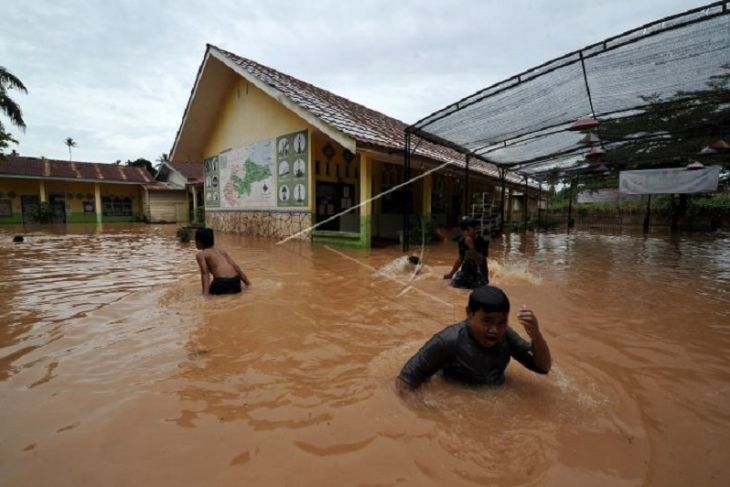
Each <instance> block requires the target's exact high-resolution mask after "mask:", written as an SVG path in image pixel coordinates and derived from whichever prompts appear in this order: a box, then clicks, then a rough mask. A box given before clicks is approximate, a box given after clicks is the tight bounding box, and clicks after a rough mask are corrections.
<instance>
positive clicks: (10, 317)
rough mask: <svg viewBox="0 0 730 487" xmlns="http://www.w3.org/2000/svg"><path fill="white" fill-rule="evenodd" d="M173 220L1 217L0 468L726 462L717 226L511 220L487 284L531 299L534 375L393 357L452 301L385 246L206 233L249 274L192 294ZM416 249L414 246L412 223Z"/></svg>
mask: <svg viewBox="0 0 730 487" xmlns="http://www.w3.org/2000/svg"><path fill="white" fill-rule="evenodd" d="M174 232H175V228H173V227H167V226H145V225H129V226H112V227H105V228H104V229H102V230H98V229H95V228H91V229H87V228H83V227H79V228H74V227H69V228H68V229H65V230H63V231H48V230H44V231H33V232H30V233H28V234H26V239H25V242H24V243H22V244H14V243H12V241H11V240H12V235H13V234H12V233H11V230H3V229H0V251H1V252H2V254H3V256H4V257H5V259H4V263H5V265H4V266H3V267H2V269H0V291H1V294H0V296H2V297H1V298H0V316H2V318H3V320H2V323H0V401H2V408H0V424H2V429H3V434H2V435H1V436H0V477H1V478H2V479H3V482H2V484H3V485H64V486H65V485H69V486H71V485H135V486H136V485H224V486H225V485H401V484H402V485H524V484H530V485H566V484H568V485H571V484H572V485H688V484H692V485H718V486H719V485H727V483H728V481H730V464H728V462H727V458H728V451H730V413H729V412H728V408H727V404H728V401H730V353H729V352H730V235H728V234H713V235H700V236H681V237H672V236H668V235H667V236H651V237H643V236H640V235H599V234H591V233H574V234H570V235H566V234H564V233H546V234H532V233H530V234H527V235H525V234H512V235H508V236H505V237H503V238H501V239H497V240H495V241H493V242H492V246H491V259H490V273H491V280H492V283H493V284H494V285H497V286H500V287H502V288H503V289H504V290H505V291H506V292H507V294H508V295H509V296H510V299H511V301H512V307H513V312H512V314H511V317H510V320H511V323H512V324H513V326H514V327H515V329H516V330H517V331H518V332H520V333H521V334H522V335H523V336H524V335H525V333H524V330H522V329H521V328H520V326H519V324H517V321H516V317H515V311H516V310H517V309H518V308H519V306H520V305H521V304H527V305H529V306H530V307H532V309H533V310H534V311H535V313H536V315H537V316H538V318H539V320H540V326H541V329H542V331H543V334H544V335H545V337H546V339H547V341H548V343H549V345H550V348H551V351H552V355H553V362H554V364H553V370H552V371H551V373H550V374H549V375H547V376H539V375H535V374H532V373H530V372H529V371H527V370H526V369H523V368H522V367H521V366H520V365H519V364H518V363H516V362H514V361H513V362H512V363H511V364H510V366H509V367H508V369H507V383H506V384H505V385H504V386H502V387H499V388H491V389H469V388H464V387H459V386H456V385H453V384H449V383H447V382H444V381H443V380H441V379H440V378H438V377H435V378H434V379H433V380H432V382H431V383H430V384H428V385H427V386H425V387H424V388H422V390H420V391H418V392H416V393H414V394H411V395H410V396H408V397H405V398H401V397H399V396H398V395H397V394H396V393H395V389H394V386H393V379H394V377H395V376H397V374H398V372H399V371H400V368H401V367H402V366H403V364H404V363H405V361H406V360H407V359H408V358H409V357H410V356H411V355H412V354H413V353H415V352H416V351H417V350H418V348H419V347H420V346H421V345H422V344H423V343H424V342H425V341H426V340H427V339H428V338H429V337H430V336H431V335H433V334H434V333H436V332H437V331H439V330H440V329H442V328H443V327H444V326H445V325H448V324H451V323H454V322H457V321H459V320H461V319H463V317H464V307H465V305H466V300H467V296H468V294H467V292H466V291H462V290H456V289H452V288H450V287H449V286H448V283H447V281H444V280H443V279H442V277H441V276H442V275H443V274H444V273H446V272H448V270H449V269H450V267H451V264H452V263H453V261H454V259H455V256H456V246H455V244H453V243H450V242H444V243H440V244H436V245H432V246H430V247H428V248H426V249H425V250H424V251H423V253H422V254H421V255H422V258H423V262H424V265H423V267H421V268H420V269H415V268H414V267H413V266H411V265H409V264H408V263H407V259H406V258H405V257H404V256H403V254H402V253H401V252H400V251H399V250H398V249H397V248H385V249H374V250H372V251H366V250H351V249H342V248H335V247H328V246H312V245H310V244H308V243H301V242H288V243H286V244H284V245H280V246H277V245H275V244H274V242H272V241H268V240H258V239H251V238H246V237H241V236H234V235H225V234H219V235H217V236H216V239H217V244H218V245H219V246H221V247H222V248H224V249H226V250H228V251H229V253H230V254H231V255H232V256H233V258H234V259H235V260H236V261H237V262H238V263H239V264H240V265H241V267H242V268H243V269H244V270H245V271H246V273H247V275H248V276H249V278H250V279H251V281H252V283H253V286H252V287H251V288H250V289H248V290H246V291H245V292H244V293H243V295H240V296H226V297H212V298H208V299H206V298H204V297H203V296H201V292H200V280H199V277H198V272H197V267H196V264H195V261H194V253H195V250H194V246H193V245H192V244H180V243H178V242H177V241H176V240H175V236H174ZM414 252H415V253H417V254H420V253H421V249H420V248H419V247H417V248H416V249H415V250H414Z"/></svg>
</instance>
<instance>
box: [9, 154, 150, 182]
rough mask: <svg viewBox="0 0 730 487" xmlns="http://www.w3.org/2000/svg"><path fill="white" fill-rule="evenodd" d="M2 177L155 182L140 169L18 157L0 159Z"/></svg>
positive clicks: (95, 163) (148, 174)
mask: <svg viewBox="0 0 730 487" xmlns="http://www.w3.org/2000/svg"><path fill="white" fill-rule="evenodd" d="M2 176H14V177H24V176H25V177H28V178H33V179H65V180H87V181H89V180H94V181H100V182H101V181H103V182H110V183H128V184H147V183H152V182H154V178H153V177H152V175H151V174H150V173H148V172H147V171H146V170H145V169H143V168H141V167H134V166H122V165H117V164H102V163H98V162H77V161H61V160H57V159H45V158H38V157H21V156H16V157H8V158H7V159H0V177H2Z"/></svg>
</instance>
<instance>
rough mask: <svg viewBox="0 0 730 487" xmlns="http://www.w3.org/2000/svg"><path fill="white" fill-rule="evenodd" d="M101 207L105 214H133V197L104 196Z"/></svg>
mask: <svg viewBox="0 0 730 487" xmlns="http://www.w3.org/2000/svg"><path fill="white" fill-rule="evenodd" d="M101 208H102V215H104V216H132V198H130V197H128V196H125V197H120V196H104V197H103V198H102V199H101Z"/></svg>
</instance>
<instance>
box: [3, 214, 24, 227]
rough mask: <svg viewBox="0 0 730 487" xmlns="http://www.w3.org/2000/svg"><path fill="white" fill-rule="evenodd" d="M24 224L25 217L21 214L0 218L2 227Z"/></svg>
mask: <svg viewBox="0 0 730 487" xmlns="http://www.w3.org/2000/svg"><path fill="white" fill-rule="evenodd" d="M21 223H23V217H22V216H21V214H20V213H15V214H14V215H12V216H0V225H3V224H6V225H18V224H21Z"/></svg>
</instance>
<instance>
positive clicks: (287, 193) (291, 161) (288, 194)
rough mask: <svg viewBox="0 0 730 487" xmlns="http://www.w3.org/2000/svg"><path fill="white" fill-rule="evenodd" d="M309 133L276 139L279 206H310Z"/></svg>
mask: <svg viewBox="0 0 730 487" xmlns="http://www.w3.org/2000/svg"><path fill="white" fill-rule="evenodd" d="M308 144H309V140H308V139H307V131H306V130H304V131H301V132H295V133H293V134H287V135H282V136H281V137H279V138H277V139H276V181H277V185H276V187H277V199H276V203H277V206H289V207H291V206H309V191H308V190H309V188H308V186H309V185H308V181H309V175H308V174H307V172H308V171H309V157H308V156H309V148H308Z"/></svg>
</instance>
